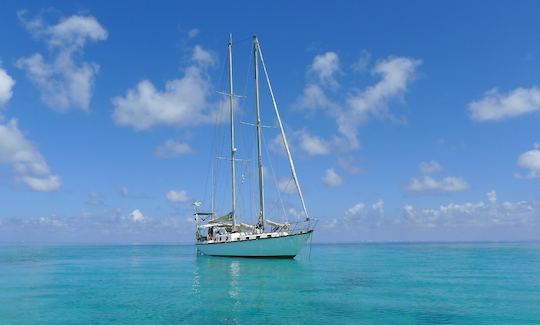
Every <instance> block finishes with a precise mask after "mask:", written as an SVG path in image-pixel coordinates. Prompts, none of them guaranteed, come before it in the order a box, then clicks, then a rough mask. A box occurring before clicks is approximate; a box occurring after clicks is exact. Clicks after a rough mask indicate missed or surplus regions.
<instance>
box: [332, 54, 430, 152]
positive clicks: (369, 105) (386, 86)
mask: <svg viewBox="0 0 540 325" xmlns="http://www.w3.org/2000/svg"><path fill="white" fill-rule="evenodd" d="M421 63H422V61H420V60H416V59H411V58H404V57H389V58H387V59H384V60H381V61H379V62H378V63H377V64H376V65H375V67H374V68H373V71H372V73H373V74H374V75H376V76H379V77H380V78H381V80H380V81H379V82H378V83H376V84H375V85H373V86H370V87H368V88H366V89H363V90H357V91H354V92H353V93H352V94H351V95H350V96H349V97H348V98H347V108H346V109H344V110H342V111H340V112H339V113H338V115H337V123H338V130H339V132H340V133H341V134H342V135H343V136H345V137H346V138H347V139H348V140H349V141H350V143H351V145H352V147H357V146H358V138H357V135H358V127H359V125H360V124H361V123H363V122H364V121H365V120H367V119H368V118H369V117H378V118H383V117H392V115H391V114H390V112H389V109H388V104H389V103H390V102H391V101H392V100H395V99H401V98H402V96H403V94H405V92H406V91H407V88H408V87H409V85H410V83H411V82H412V81H413V80H414V79H415V78H416V70H417V68H418V66H419V65H420V64H421Z"/></svg>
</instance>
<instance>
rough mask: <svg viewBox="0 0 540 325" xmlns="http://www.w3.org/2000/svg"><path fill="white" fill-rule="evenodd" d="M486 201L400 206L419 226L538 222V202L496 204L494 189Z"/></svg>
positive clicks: (487, 195)
mask: <svg viewBox="0 0 540 325" xmlns="http://www.w3.org/2000/svg"><path fill="white" fill-rule="evenodd" d="M486 201H487V202H484V201H479V202H466V203H449V204H446V205H440V206H439V207H438V208H434V209H418V208H415V207H413V206H412V205H410V204H407V205H405V206H404V207H403V212H404V213H403V215H404V217H405V219H406V220H408V221H410V222H412V223H414V224H416V225H418V226H422V227H430V228H431V227H437V226H446V227H456V226H463V225H468V226H480V227H481V226H489V225H516V224H531V223H538V220H536V214H537V204H534V203H532V202H527V201H517V202H509V201H505V202H503V203H502V204H497V194H496V192H495V191H494V190H491V191H489V192H488V193H486Z"/></svg>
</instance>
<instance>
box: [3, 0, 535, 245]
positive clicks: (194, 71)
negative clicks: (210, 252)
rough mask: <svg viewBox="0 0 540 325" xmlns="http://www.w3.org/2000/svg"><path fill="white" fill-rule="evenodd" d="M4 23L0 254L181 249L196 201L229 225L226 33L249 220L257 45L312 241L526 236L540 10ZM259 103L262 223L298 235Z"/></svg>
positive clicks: (212, 9) (49, 9) (187, 6)
mask: <svg viewBox="0 0 540 325" xmlns="http://www.w3.org/2000/svg"><path fill="white" fill-rule="evenodd" d="M0 7H1V10H0V40H1V41H0V62H1V63H0V242H8V243H9V242H17V243H25V242H44V243H47V242H53V243H190V242H193V237H194V236H193V233H194V225H193V217H192V213H193V206H192V202H194V201H201V202H202V204H203V206H202V207H201V209H206V210H209V209H211V202H212V199H211V193H212V192H213V190H212V188H215V207H216V211H217V212H218V213H223V214H224V213H227V212H228V211H230V198H229V196H230V183H228V182H230V179H229V178H228V177H229V175H228V172H229V168H230V167H229V165H228V162H227V161H226V160H223V159H216V157H221V156H227V155H228V154H229V151H228V150H229V149H228V146H229V142H228V133H227V132H228V124H227V123H228V122H227V109H228V107H227V104H226V103H227V98H226V97H224V96H222V95H221V94H220V93H218V92H223V91H225V92H226V91H228V84H227V77H228V76H227V70H226V69H227V41H228V38H229V34H231V33H232V35H233V51H234V54H233V59H234V68H235V74H234V83H235V93H236V94H237V95H238V97H237V99H236V101H235V112H236V114H235V115H236V117H237V118H236V122H235V126H236V129H237V130H238V137H237V139H238V140H237V142H238V143H237V147H238V157H239V158H241V159H243V160H242V161H239V163H238V165H239V166H238V178H237V182H238V184H239V185H238V192H239V217H240V218H241V219H242V220H243V221H244V222H254V221H255V220H256V211H257V195H258V194H257V183H256V182H257V178H256V172H255V171H254V166H255V162H256V158H255V156H254V153H255V149H254V148H255V147H254V143H255V142H254V141H255V139H254V137H255V130H254V129H253V128H252V127H251V126H249V125H248V124H249V123H253V121H254V119H255V115H254V114H255V113H254V85H253V79H254V78H253V62H252V60H253V59H252V57H251V55H252V53H251V51H252V47H251V46H252V43H251V38H252V35H255V34H256V35H257V36H258V38H259V41H260V44H261V49H262V52H263V55H264V59H265V63H266V65H267V68H268V72H269V76H270V79H271V81H272V87H273V89H274V92H275V95H276V99H277V103H278V106H279V109H280V112H281V114H282V117H283V119H284V124H285V130H286V133H287V136H288V139H289V141H290V143H291V148H292V153H293V156H294V159H295V164H296V167H297V170H298V176H299V181H300V184H301V186H302V188H303V190H304V196H305V198H306V204H307V208H308V211H309V214H310V217H311V218H316V219H318V224H317V228H316V231H315V234H314V241H315V242H372V241H375V242H380V241H506V240H539V239H540V232H539V230H540V191H539V190H540V132H539V128H538V125H539V122H540V74H539V71H540V42H538V34H539V31H540V19H539V18H540V17H539V14H538V13H540V4H538V3H537V2H534V1H519V2H515V1H498V2H496V3H492V4H489V5H487V4H485V3H470V2H468V1H438V2H427V1H412V2H407V3H403V2H399V1H363V2H362V3H355V2H345V1H343V2H337V3H336V2H329V1H328V2H322V1H295V2H290V1H289V2H288V1H283V2H278V3H263V2H259V3H253V2H248V1H237V2H232V3H222V2H218V1H214V2H209V1H197V2H194V1H183V2H176V1H175V2H173V1H161V2H156V1H135V2H129V3H127V2H120V1H117V2H110V1H39V2H36V1H17V2H15V1H4V2H2V4H1V5H0ZM261 73H262V72H261ZM260 89H261V110H262V120H263V124H266V125H268V126H270V127H269V128H265V129H264V131H263V133H264V136H263V142H264V150H263V159H265V160H264V162H265V165H264V166H265V174H266V177H265V183H266V187H265V189H266V191H267V194H268V195H267V198H266V200H267V207H268V209H267V212H268V217H269V218H271V219H276V220H278V221H279V220H288V221H294V220H297V219H301V218H303V215H302V213H301V209H300V206H299V201H298V196H297V193H296V192H295V191H294V188H293V187H292V186H291V178H290V172H289V171H288V169H287V168H288V167H287V160H286V156H285V155H284V154H283V150H282V149H283V148H282V144H281V143H282V142H281V138H280V136H279V131H278V130H276V129H275V127H273V126H275V125H276V122H275V117H274V115H273V108H272V104H271V101H270V97H269V95H268V91H267V88H266V84H265V83H261V85H260ZM242 122H246V123H242ZM211 166H214V167H211ZM212 170H213V171H214V172H213V173H212ZM212 174H214V177H212ZM212 184H215V185H216V186H212Z"/></svg>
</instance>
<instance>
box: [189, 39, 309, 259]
mask: <svg viewBox="0 0 540 325" xmlns="http://www.w3.org/2000/svg"><path fill="white" fill-rule="evenodd" d="M227 47H228V68H229V69H228V70H229V92H228V94H227V93H226V95H227V96H228V104H229V123H230V159H229V158H228V159H227V160H230V173H231V175H230V176H231V211H230V212H229V213H227V214H226V215H224V216H221V217H218V216H217V215H216V213H215V212H214V211H213V208H212V211H211V212H201V211H198V207H200V202H197V203H195V204H194V205H195V206H196V207H195V225H196V231H195V241H196V243H195V244H196V247H197V252H198V253H199V254H202V255H211V256H230V257H260V258H262V257H270V258H294V257H295V256H296V255H297V254H298V253H299V252H300V251H301V250H302V248H303V247H304V246H305V245H306V243H307V242H308V241H309V240H310V238H311V236H312V234H313V230H314V228H315V225H316V223H317V222H316V220H315V219H311V218H310V217H309V214H308V211H307V208H306V204H305V201H304V195H303V193H302V189H301V187H300V183H299V181H298V176H297V173H296V169H295V165H294V162H293V159H292V154H291V150H290V146H289V143H288V141H287V136H286V134H285V130H284V128H283V122H282V119H281V116H280V113H279V110H278V106H277V103H276V100H275V96H274V91H273V89H272V85H271V83H270V78H269V76H268V71H267V69H266V65H265V63H264V58H263V54H262V51H261V47H260V45H259V40H258V38H257V36H253V64H254V72H255V87H254V88H255V123H254V126H255V127H256V131H257V132H256V135H257V170H258V196H259V204H258V208H259V211H258V217H257V222H256V223H255V224H247V223H242V222H239V220H238V219H237V202H236V201H237V198H236V191H237V188H236V187H237V185H236V181H237V176H236V172H237V171H236V162H237V161H238V159H237V158H236V154H237V148H236V145H235V140H236V139H235V123H234V122H235V120H234V113H235V110H234V102H235V101H234V97H235V96H236V95H235V94H234V88H233V56H232V36H231V37H230V38H229V42H228V45H227ZM259 65H261V66H262V71H263V72H264V77H265V80H266V84H267V86H268V90H269V93H270V97H271V99H272V105H273V108H274V113H275V118H276V121H277V124H278V127H279V130H280V134H281V138H282V139H283V147H284V149H285V152H286V156H287V158H288V163H289V168H290V172H291V176H292V180H293V181H294V184H295V188H296V191H297V193H298V195H299V199H300V202H301V204H302V209H303V217H304V218H303V220H300V221H298V222H294V223H289V222H276V221H272V220H269V219H268V218H267V216H266V210H265V185H264V180H265V175H264V172H265V169H264V168H263V159H262V158H263V157H262V139H261V137H262V135H261V132H262V128H263V125H262V124H261V111H260V92H259V70H260V69H259Z"/></svg>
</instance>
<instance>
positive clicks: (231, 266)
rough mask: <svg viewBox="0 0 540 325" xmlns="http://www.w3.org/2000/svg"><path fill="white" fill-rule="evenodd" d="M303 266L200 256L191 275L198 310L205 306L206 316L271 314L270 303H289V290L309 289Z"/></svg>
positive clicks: (279, 261) (294, 262)
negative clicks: (218, 314)
mask: <svg viewBox="0 0 540 325" xmlns="http://www.w3.org/2000/svg"><path fill="white" fill-rule="evenodd" d="M306 263H307V262H305V261H301V260H300V261H299V260H295V259H285V260H284V259H257V258H231V257H215V256H199V257H197V258H196V261H195V268H194V274H193V285H192V290H193V295H194V298H195V299H194V301H195V302H196V303H197V304H198V305H199V306H200V307H203V308H204V306H206V308H207V309H208V310H209V312H211V313H221V312H223V314H222V315H241V314H243V312H245V311H247V310H246V309H249V310H251V311H252V312H254V311H257V312H258V313H263V314H264V313H268V312H271V311H269V310H268V306H269V305H271V304H272V301H274V303H275V301H276V300H275V299H284V300H289V298H290V294H291V290H297V289H298V288H295V287H296V286H298V285H301V284H302V285H309V284H307V283H306V282H309V278H310V277H309V274H308V273H309V272H308V270H309V268H308V267H307V265H306ZM231 311H233V312H232V313H231ZM235 312H237V313H235ZM208 317H209V318H208V320H210V319H214V317H212V316H208ZM216 317H217V314H216ZM217 319H219V320H221V321H223V319H220V318H219V317H217ZM225 321H233V322H234V319H228V320H225Z"/></svg>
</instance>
